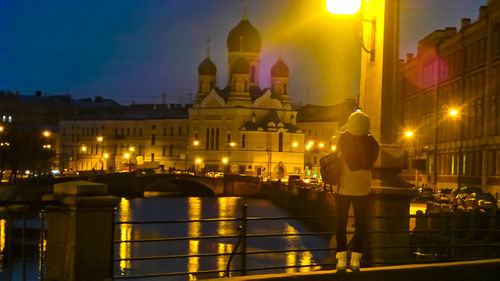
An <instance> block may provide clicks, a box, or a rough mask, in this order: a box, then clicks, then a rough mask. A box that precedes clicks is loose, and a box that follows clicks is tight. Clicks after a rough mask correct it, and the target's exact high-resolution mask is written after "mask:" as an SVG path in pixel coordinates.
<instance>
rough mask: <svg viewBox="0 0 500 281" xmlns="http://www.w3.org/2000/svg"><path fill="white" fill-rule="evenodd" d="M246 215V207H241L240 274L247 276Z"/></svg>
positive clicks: (244, 205)
mask: <svg viewBox="0 0 500 281" xmlns="http://www.w3.org/2000/svg"><path fill="white" fill-rule="evenodd" d="M247 215H248V206H247V204H243V206H241V231H240V235H241V274H242V275H247Z"/></svg>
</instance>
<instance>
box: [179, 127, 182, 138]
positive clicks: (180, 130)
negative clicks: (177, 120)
mask: <svg viewBox="0 0 500 281" xmlns="http://www.w3.org/2000/svg"><path fill="white" fill-rule="evenodd" d="M179 136H182V127H179Z"/></svg>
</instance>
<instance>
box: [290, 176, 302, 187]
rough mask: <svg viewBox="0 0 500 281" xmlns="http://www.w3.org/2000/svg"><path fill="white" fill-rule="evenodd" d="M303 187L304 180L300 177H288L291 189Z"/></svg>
mask: <svg viewBox="0 0 500 281" xmlns="http://www.w3.org/2000/svg"><path fill="white" fill-rule="evenodd" d="M301 185H302V180H301V179H300V175H289V176H288V186H289V187H292V186H294V187H300V186H301Z"/></svg>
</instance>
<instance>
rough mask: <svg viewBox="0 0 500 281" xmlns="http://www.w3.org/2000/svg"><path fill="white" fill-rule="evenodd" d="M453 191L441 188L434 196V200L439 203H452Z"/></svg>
mask: <svg viewBox="0 0 500 281" xmlns="http://www.w3.org/2000/svg"><path fill="white" fill-rule="evenodd" d="M451 191H452V189H451V188H441V189H440V190H438V192H437V193H436V194H435V195H434V198H435V200H436V202H437V203H450V193H451Z"/></svg>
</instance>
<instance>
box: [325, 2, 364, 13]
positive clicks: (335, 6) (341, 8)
mask: <svg viewBox="0 0 500 281" xmlns="http://www.w3.org/2000/svg"><path fill="white" fill-rule="evenodd" d="M326 9H327V10H328V12H330V13H332V14H334V15H354V14H355V13H357V12H358V11H359V10H360V9H361V0H326Z"/></svg>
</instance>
